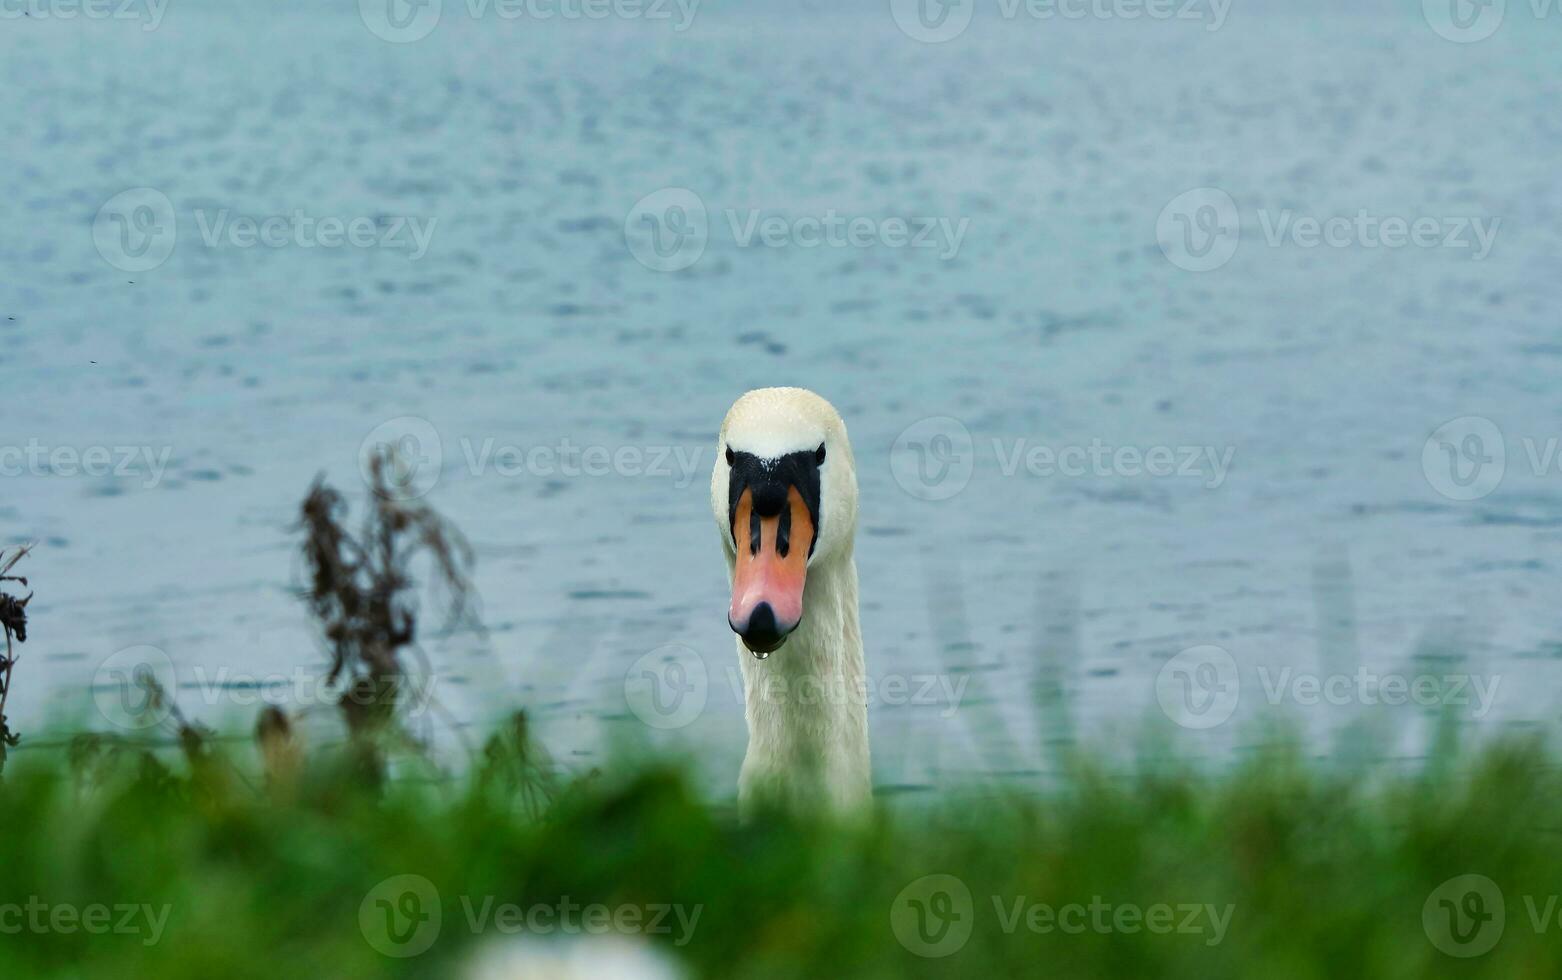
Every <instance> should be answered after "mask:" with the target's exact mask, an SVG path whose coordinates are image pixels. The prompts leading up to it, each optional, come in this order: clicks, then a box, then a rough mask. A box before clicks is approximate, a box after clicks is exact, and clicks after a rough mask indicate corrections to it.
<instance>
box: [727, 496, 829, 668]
mask: <svg viewBox="0 0 1562 980" xmlns="http://www.w3.org/2000/svg"><path fill="white" fill-rule="evenodd" d="M732 532H733V538H734V539H735V541H736V544H737V553H738V556H737V565H736V567H735V568H734V569H733V574H732V605H731V606H730V607H729V608H728V610H727V623H728V625H730V626H731V627H732V631H733V632H734V633H736V634H738V635H739V636H740V637H742V638H743V645H744V646H746V647H748V649H749V650H750V652H752V653H753V654H754V656H756V657H758V658H759V659H761V660H763V659H764V658H765V657H767V656H769V655H770V654H771V653H772V652H774V651H775V650H776V649H778V648H779V647H780V646H781V644H783V643H785V642H786V638H787V634H789V633H791V632H792V631H793V630H795V629H797V624H798V623H800V622H802V619H803V584H804V582H805V580H806V579H807V577H808V554H809V552H810V550H812V548H813V542H814V533H815V530H814V523H813V519H812V518H811V517H810V516H809V514H808V505H807V504H806V503H804V502H803V496H802V494H800V493H798V492H797V488H796V487H789V488H788V489H787V495H786V505H785V508H784V509H783V511H782V512H781V513H779V514H775V515H772V516H770V517H760V516H759V515H757V514H755V512H754V493H753V491H752V490H744V491H743V496H742V497H740V498H739V499H738V506H737V509H736V510H735V511H734V512H733V516H732Z"/></svg>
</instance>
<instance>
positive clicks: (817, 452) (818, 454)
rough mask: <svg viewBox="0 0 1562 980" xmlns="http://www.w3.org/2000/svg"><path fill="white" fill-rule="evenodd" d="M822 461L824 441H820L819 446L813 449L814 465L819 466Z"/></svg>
mask: <svg viewBox="0 0 1562 980" xmlns="http://www.w3.org/2000/svg"><path fill="white" fill-rule="evenodd" d="M823 463H824V443H822V442H821V443H820V444H819V448H818V449H815V450H814V465H815V466H820V465H822V464H823Z"/></svg>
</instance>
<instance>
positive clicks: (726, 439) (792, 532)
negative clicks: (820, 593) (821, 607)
mask: <svg viewBox="0 0 1562 980" xmlns="http://www.w3.org/2000/svg"><path fill="white" fill-rule="evenodd" d="M711 510H712V512H713V513H714V515H715V517H716V525H717V527H718V529H719V531H720V534H721V542H722V546H723V548H724V550H725V551H726V555H727V567H728V569H729V570H730V571H731V573H732V604H731V605H730V606H729V607H728V610H727V623H728V625H730V626H731V627H732V631H733V632H734V633H736V634H738V636H739V637H741V638H742V640H743V645H744V646H745V647H747V648H748V650H749V651H750V652H751V653H753V654H754V656H756V657H758V658H759V659H761V660H763V659H764V658H765V657H767V656H769V655H770V654H771V653H772V652H774V651H775V650H777V649H779V648H780V647H781V645H782V644H783V643H785V642H786V638H787V636H788V635H789V634H791V632H792V631H793V630H795V629H797V626H798V624H799V623H801V622H802V621H803V614H804V609H803V586H804V583H805V582H806V580H807V577H808V570H809V569H810V568H814V567H817V566H819V565H820V564H822V563H824V562H828V561H831V560H832V559H835V558H838V557H840V556H843V555H845V556H850V554H851V549H852V540H853V537H854V536H855V534H856V528H857V471H856V468H855V465H854V463H853V461H852V451H851V443H849V442H848V441H847V439H846V423H844V422H842V421H841V416H840V414H839V413H838V412H836V410H835V408H834V407H833V406H831V404H830V403H829V402H827V401H825V400H824V399H823V398H820V397H819V396H818V395H816V394H814V393H813V392H811V391H806V390H804V389H802V388H760V389H758V390H755V391H751V392H749V393H748V394H746V395H744V396H743V397H742V398H739V399H738V400H737V401H736V402H735V403H734V404H733V406H732V408H731V410H730V411H728V412H727V418H726V420H725V421H724V422H722V424H721V435H720V437H719V438H718V440H717V445H716V467H715V470H714V472H713V473H712V474H711Z"/></svg>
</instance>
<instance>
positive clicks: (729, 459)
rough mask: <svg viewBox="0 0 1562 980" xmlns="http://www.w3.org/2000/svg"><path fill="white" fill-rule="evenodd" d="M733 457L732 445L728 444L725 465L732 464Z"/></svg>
mask: <svg viewBox="0 0 1562 980" xmlns="http://www.w3.org/2000/svg"><path fill="white" fill-rule="evenodd" d="M733 459H734V457H733V455H732V447H731V446H728V447H727V465H728V466H731V465H732V462H733Z"/></svg>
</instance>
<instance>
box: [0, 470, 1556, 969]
mask: <svg viewBox="0 0 1562 980" xmlns="http://www.w3.org/2000/svg"><path fill="white" fill-rule="evenodd" d="M376 472H379V471H378V470H376ZM381 489H384V487H382V488H381ZM344 513H345V505H344V503H343V501H342V500H341V498H340V497H339V496H337V495H335V494H334V493H333V492H332V491H330V490H329V488H326V487H323V486H317V487H316V488H315V489H314V491H313V492H312V493H311V495H310V498H309V500H308V501H307V502H306V505H305V508H304V520H303V529H304V531H305V532H306V536H307V544H306V547H305V558H306V564H307V565H308V568H309V572H310V582H309V586H308V588H307V590H306V594H305V599H306V601H307V603H308V604H309V606H310V608H311V611H312V612H313V613H314V614H315V615H316V617H317V618H318V620H319V621H320V623H321V628H322V633H323V635H324V637H325V639H326V643H327V645H328V647H329V649H330V650H331V653H332V657H333V670H334V672H335V675H336V678H337V680H339V682H340V685H341V689H342V690H343V691H344V692H346V693H344V695H343V698H342V702H341V704H340V709H341V711H340V721H341V724H342V726H343V728H344V730H345V731H346V732H347V733H348V735H347V737H346V738H344V739H342V740H340V741H338V742H336V743H334V744H316V743H313V742H311V741H310V740H309V739H307V738H305V737H304V736H303V734H302V731H301V729H300V727H299V725H298V724H297V722H298V719H296V718H290V717H288V716H287V715H286V714H284V713H283V712H281V711H280V710H277V709H275V708H268V709H266V711H265V712H264V714H263V715H262V716H261V717H260V718H259V719H258V724H257V727H256V732H255V738H254V740H253V744H251V743H250V740H249V739H247V738H246V739H245V740H244V741H243V742H232V741H221V740H218V739H215V738H213V737H212V735H211V733H210V732H207V731H205V730H204V729H202V728H201V726H200V725H199V723H198V722H197V721H192V720H189V719H185V718H184V717H183V716H182V715H180V714H179V713H178V712H177V711H176V710H175V711H172V712H171V714H170V719H171V723H172V725H173V726H174V728H175V729H176V732H177V738H176V739H175V740H174V741H173V742H172V743H165V744H161V745H154V744H149V743H138V742H133V741H129V740H126V739H124V738H120V737H114V736H104V735H78V736H76V737H74V738H71V739H67V740H63V741H62V742H61V745H62V746H63V747H62V748H61V749H58V750H52V751H34V752H27V753H14V754H13V755H12V756H11V758H10V759H9V762H8V764H7V765H6V766H5V768H4V771H3V778H0V820H3V821H4V826H5V829H6V833H4V834H3V835H0V976H3V977H5V978H25V977H166V978H180V977H190V978H201V980H209V978H211V977H223V978H240V977H257V978H259V977H265V978H271V977H276V976H279V975H305V976H318V977H330V978H339V977H376V976H409V977H457V978H473V980H478V978H481V980H488V978H495V980H497V978H549V980H552V978H568V977H592V978H620V977H621V978H678V977H799V978H803V977H806V978H816V977H821V976H830V977H835V976H842V977H886V978H890V977H905V976H971V977H989V976H1034V975H1042V976H1057V977H1130V976H1132V977H1141V976H1143V977H1151V976H1153V977H1188V978H1193V977H1198V978H1208V977H1255V976H1264V977H1277V978H1290V977H1294V978H1325V977H1340V976H1351V977H1432V976H1438V977H1441V976H1489V977H1503V978H1517V977H1536V978H1539V977H1556V976H1562V921H1559V917H1562V898H1559V896H1562V847H1559V846H1558V843H1559V838H1558V835H1557V832H1556V829H1555V825H1556V823H1557V821H1558V817H1557V813H1558V812H1559V811H1558V807H1557V804H1558V802H1562V767H1559V766H1558V760H1557V758H1556V756H1555V755H1554V754H1553V750H1551V749H1548V748H1547V747H1545V746H1544V745H1543V744H1542V743H1541V742H1538V741H1525V742H1505V743H1498V744H1491V745H1487V746H1485V747H1483V748H1479V749H1475V748H1467V749H1460V748H1457V747H1455V745H1454V744H1453V742H1452V740H1444V741H1441V742H1439V744H1438V745H1437V746H1436V749H1437V751H1436V752H1435V753H1433V754H1432V755H1431V756H1430V759H1431V760H1432V761H1429V762H1428V763H1426V764H1425V765H1424V766H1422V767H1420V768H1418V769H1415V770H1398V771H1396V772H1395V773H1393V774H1391V775H1388V776H1374V778H1372V779H1370V780H1369V779H1365V778H1363V776H1362V771H1361V770H1360V769H1359V768H1356V767H1352V766H1349V765H1340V764H1338V763H1337V762H1322V761H1319V760H1317V759H1314V758H1312V757H1310V756H1308V755H1307V754H1306V753H1304V752H1303V751H1301V750H1300V748H1298V747H1297V745H1296V744H1294V743H1292V744H1290V745H1289V746H1287V745H1286V744H1285V743H1284V742H1283V741H1282V742H1281V744H1280V746H1279V747H1274V748H1270V749H1266V750H1264V751H1262V752H1260V753H1258V754H1256V755H1253V756H1250V757H1248V758H1246V759H1245V760H1243V761H1242V762H1240V763H1239V764H1237V765H1235V766H1234V767H1231V768H1224V769H1221V770H1219V771H1216V772H1209V771H1206V770H1204V769H1203V768H1201V767H1197V766H1191V765H1181V764H1177V763H1174V762H1172V763H1169V762H1167V761H1166V760H1165V759H1164V758H1157V759H1156V760H1155V761H1154V762H1153V764H1152V763H1151V762H1150V761H1148V760H1146V761H1145V762H1143V763H1141V764H1140V765H1139V766H1138V767H1137V769H1132V768H1131V771H1129V772H1127V773H1124V772H1123V771H1122V768H1121V767H1120V766H1117V765H1115V764H1113V765H1110V766H1109V765H1106V764H1104V763H1101V762H1097V761H1092V758H1091V756H1090V754H1089V753H1088V752H1079V753H1076V754H1075V755H1073V756H1072V757H1071V758H1070V760H1069V761H1068V763H1067V764H1066V765H1065V766H1064V767H1063V769H1064V771H1063V773H1062V775H1061V777H1060V778H1059V779H1058V780H1057V781H1056V782H1055V784H1052V785H1049V786H1048V787H1047V788H1045V789H1042V790H1035V789H1023V790H1022V789H1020V788H1017V787H1014V786H998V785H992V784H983V783H981V782H979V781H976V780H973V781H972V782H971V783H970V784H969V785H967V786H965V787H963V788H959V789H955V790H952V791H949V792H945V793H939V794H932V795H924V796H919V797H914V796H902V797H894V798H891V799H889V800H881V801H880V803H879V804H878V806H877V808H876V809H875V811H874V812H872V813H871V814H867V815H864V816H863V817H862V818H861V819H857V820H847V821H840V820H831V819H826V818H823V817H810V816H808V815H798V814H788V813H782V812H775V813H768V814H757V815H753V816H751V817H750V818H749V819H746V820H740V819H739V818H738V816H737V815H736V814H735V813H734V812H733V811H732V809H731V808H730V807H729V806H726V805H724V804H721V803H714V804H713V803H712V802H710V801H709V800H707V799H705V798H704V796H703V794H702V793H700V792H699V791H698V790H697V789H696V788H695V787H696V786H697V785H698V784H699V781H698V780H697V778H696V776H695V773H694V772H693V771H692V770H691V769H690V768H689V767H688V766H686V765H685V764H683V763H679V762H674V761H669V760H667V759H665V758H658V757H656V756H655V755H654V754H649V753H646V752H624V753H622V755H621V757H619V758H616V760H615V761H612V762H610V763H608V764H605V765H604V766H602V767H601V768H600V769H599V770H595V771H592V772H589V773H570V772H567V771H564V770H562V769H561V768H560V767H558V766H555V765H554V764H552V763H551V762H550V761H549V759H548V756H547V754H546V752H545V750H544V748H543V747H542V746H539V745H537V744H536V742H535V740H534V739H533V738H532V737H531V735H530V733H529V732H528V727H527V724H526V718H525V715H524V714H521V713H517V714H516V715H514V717H513V718H512V720H511V721H510V723H509V724H507V725H506V726H504V727H503V728H502V729H501V730H499V731H497V732H494V733H492V734H491V735H490V736H489V737H488V739H487V741H486V743H485V744H484V745H483V746H482V747H481V749H480V750H479V751H477V752H476V753H475V756H474V761H473V763H472V765H471V766H470V767H468V768H467V769H466V770H465V771H463V772H461V773H459V774H457V775H455V776H454V777H449V775H448V774H438V773H437V772H436V767H435V766H434V764H433V763H432V762H431V761H428V760H426V759H424V760H423V761H419V754H418V752H417V751H416V747H415V746H412V745H409V744H408V738H407V736H406V733H404V732H402V731H401V730H400V727H399V725H398V722H397V711H396V705H397V703H398V695H399V693H400V692H399V691H398V688H397V684H396V681H397V679H398V677H399V676H400V673H399V672H400V667H399V664H400V660H399V651H401V650H403V649H404V648H406V647H408V646H409V645H410V644H411V643H413V642H414V637H415V632H416V617H415V615H414V613H413V612H412V607H411V606H410V604H408V603H407V602H406V595H407V592H408V590H409V589H411V587H412V576H411V574H410V571H409V569H410V567H411V566H410V562H411V561H412V560H413V558H414V557H416V556H419V555H421V556H423V557H425V558H428V559H430V560H431V562H432V567H433V568H434V569H435V574H434V577H435V579H436V580H437V581H438V582H439V583H441V584H442V587H443V590H444V593H445V595H446V597H447V599H448V600H449V601H448V604H447V605H446V607H445V608H446V611H447V613H448V615H449V616H451V617H453V618H460V617H463V616H467V615H469V610H470V608H471V607H470V605H469V603H468V602H467V599H466V595H467V591H466V578H465V568H466V565H467V564H469V561H470V559H469V551H468V549H466V547H465V544H464V542H462V541H461V540H460V537H459V535H458V534H457V533H456V532H455V531H454V530H453V529H451V528H449V527H447V526H445V525H444V524H443V523H442V522H440V521H439V519H438V518H437V516H435V515H434V514H433V513H432V512H431V511H428V510H426V509H424V508H422V507H421V506H420V505H418V504H416V503H415V502H414V503H408V502H401V501H397V500H395V497H394V495H393V494H382V495H377V497H376V503H375V505H374V506H373V507H372V508H371V510H370V513H369V515H368V516H367V517H366V518H365V520H364V523H363V527H362V530H361V531H360V532H359V533H356V534H354V533H350V532H349V531H348V530H347V529H346V528H345V525H344V521H343V516H344ZM32 585H33V586H34V587H37V588H40V589H41V588H44V587H46V586H45V583H41V582H34V583H32ZM31 626H32V629H33V631H34V632H35V633H38V634H40V636H41V635H42V634H43V633H45V632H46V629H47V624H46V623H40V622H34V623H32V624H31ZM8 638H9V636H8ZM39 639H40V637H34V638H33V640H32V642H34V643H36V642H39ZM7 649H8V650H9V649H10V648H9V647H8V648H7ZM15 660H16V658H15V657H14V655H13V654H9V653H8V655H7V658H6V663H5V664H4V665H3V668H4V670H5V677H6V692H7V693H9V688H10V685H11V678H10V673H11V671H10V667H11V666H12V665H13V663H14V662H15ZM23 665H24V667H25V661H24V662H23ZM17 682H19V683H22V684H23V685H24V688H25V676H24V674H23V673H22V672H20V671H18V672H17ZM152 683H155V682H152ZM21 690H22V689H18V694H17V695H16V697H18V698H19V697H21V696H22V694H21V693H20V691H21ZM349 694H351V695H353V696H349ZM150 695H151V696H150V697H149V698H148V703H149V704H152V705H157V704H159V703H160V701H159V699H160V698H162V697H163V695H162V692H160V691H157V690H155V689H154V690H152V691H151V692H150ZM13 700H14V699H13ZM164 707H167V705H166V704H165V705H164ZM23 738H24V739H25V738H26V735H25V734H24V735H23ZM0 758H3V757H0ZM433 775H443V776H444V777H445V778H422V777H425V776H433Z"/></svg>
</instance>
